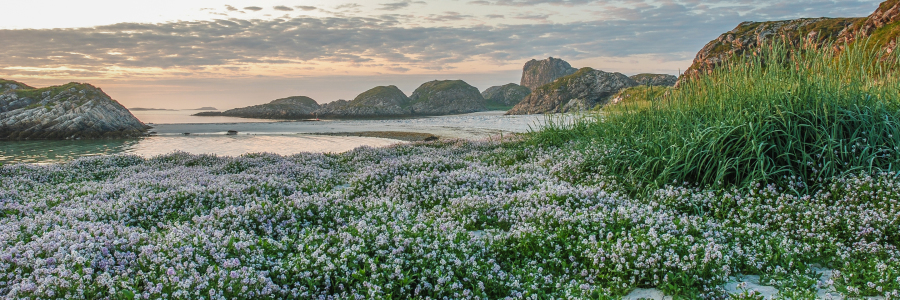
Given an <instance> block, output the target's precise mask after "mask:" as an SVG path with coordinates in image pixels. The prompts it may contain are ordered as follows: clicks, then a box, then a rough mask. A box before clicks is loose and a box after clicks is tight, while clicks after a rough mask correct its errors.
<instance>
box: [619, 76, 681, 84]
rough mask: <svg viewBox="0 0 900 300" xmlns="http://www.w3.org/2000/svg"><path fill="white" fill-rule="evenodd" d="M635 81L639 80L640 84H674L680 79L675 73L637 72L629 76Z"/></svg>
mask: <svg viewBox="0 0 900 300" xmlns="http://www.w3.org/2000/svg"><path fill="white" fill-rule="evenodd" d="M629 78H631V80H634V82H637V83H638V84H639V85H649V86H674V85H675V82H677V81H678V77H675V75H669V74H648V73H644V74H637V75H634V76H631V77H629Z"/></svg>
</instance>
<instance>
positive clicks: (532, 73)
mask: <svg viewBox="0 0 900 300" xmlns="http://www.w3.org/2000/svg"><path fill="white" fill-rule="evenodd" d="M577 71H578V69H576V68H573V67H572V65H570V64H569V63H568V62H566V61H564V60H562V59H559V58H553V57H550V58H547V59H544V60H535V59H532V60H530V61H528V62H526V63H525V67H523V68H522V82H521V83H520V85H521V86H524V87H527V88H528V89H530V90H532V91H533V90H534V89H537V88H539V87H541V86H543V85H545V84H548V83H551V82H553V81H554V80H556V79H558V78H560V77H563V76H568V75H572V74H574V73H575V72H577Z"/></svg>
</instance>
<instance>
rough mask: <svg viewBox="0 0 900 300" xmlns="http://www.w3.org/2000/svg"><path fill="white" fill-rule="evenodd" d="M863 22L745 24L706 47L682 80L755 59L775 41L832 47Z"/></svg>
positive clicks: (801, 20)
mask: <svg viewBox="0 0 900 300" xmlns="http://www.w3.org/2000/svg"><path fill="white" fill-rule="evenodd" d="M862 20H863V19H862V18H814V19H809V18H806V19H796V20H785V21H771V22H743V23H741V24H739V25H738V26H737V27H735V28H734V29H732V30H731V31H729V32H726V33H723V34H722V35H720V36H719V37H718V38H716V39H714V40H712V41H710V42H709V43H707V44H706V46H703V48H702V49H700V51H699V52H698V53H697V56H696V57H695V58H694V62H693V64H691V66H690V67H688V69H687V70H685V71H684V75H683V76H682V78H680V79H679V84H680V81H681V80H684V79H685V78H693V77H696V76H698V75H700V74H708V73H709V72H711V71H712V70H714V69H715V68H716V67H718V66H720V65H721V64H722V63H724V62H725V61H726V60H728V59H730V58H731V57H732V56H735V55H737V56H749V55H753V53H754V52H755V50H756V49H759V47H762V46H764V45H766V44H768V43H771V42H773V41H776V39H777V41H780V42H783V43H785V44H788V45H791V46H795V47H799V46H801V45H804V46H807V47H817V46H819V45H823V44H829V43H833V42H835V41H836V40H837V39H838V36H839V35H841V33H842V32H843V31H844V29H845V28H847V27H848V26H850V25H851V24H854V23H857V22H860V21H862Z"/></svg>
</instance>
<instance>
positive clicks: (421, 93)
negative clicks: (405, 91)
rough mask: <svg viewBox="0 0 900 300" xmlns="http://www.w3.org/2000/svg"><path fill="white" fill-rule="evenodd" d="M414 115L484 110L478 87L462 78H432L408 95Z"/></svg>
mask: <svg viewBox="0 0 900 300" xmlns="http://www.w3.org/2000/svg"><path fill="white" fill-rule="evenodd" d="M409 100H410V108H411V109H412V111H413V113H415V114H416V115H426V116H427V115H449V114H462V113H470V112H477V111H485V110H487V107H485V100H484V97H483V96H481V93H480V92H479V91H478V88H475V87H474V86H471V85H469V84H468V83H466V82H465V81H462V80H433V81H429V82H426V83H423V84H422V85H420V86H419V87H418V88H416V90H415V91H413V93H412V95H411V96H409Z"/></svg>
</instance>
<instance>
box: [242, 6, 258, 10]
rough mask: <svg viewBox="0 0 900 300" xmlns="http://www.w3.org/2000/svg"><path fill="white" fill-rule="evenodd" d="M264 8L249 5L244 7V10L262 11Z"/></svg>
mask: <svg viewBox="0 0 900 300" xmlns="http://www.w3.org/2000/svg"><path fill="white" fill-rule="evenodd" d="M262 9H263V8H262V7H259V6H247V7H244V10H252V11H261V10H262Z"/></svg>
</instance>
